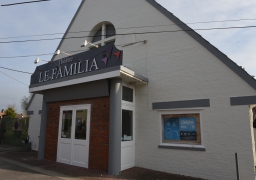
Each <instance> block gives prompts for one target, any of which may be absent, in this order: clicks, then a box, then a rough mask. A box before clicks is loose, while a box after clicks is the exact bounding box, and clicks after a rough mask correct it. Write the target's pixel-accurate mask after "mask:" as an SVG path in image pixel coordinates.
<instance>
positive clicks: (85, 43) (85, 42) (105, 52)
mask: <svg viewBox="0 0 256 180" xmlns="http://www.w3.org/2000/svg"><path fill="white" fill-rule="evenodd" d="M88 44H90V45H91V46H94V47H96V48H98V49H99V50H101V51H102V52H103V53H104V54H106V55H107V57H109V54H108V52H107V51H105V50H103V49H101V48H100V47H99V45H96V44H93V43H90V42H89V41H87V40H85V41H84V44H83V45H82V46H81V47H85V46H87V45H88Z"/></svg>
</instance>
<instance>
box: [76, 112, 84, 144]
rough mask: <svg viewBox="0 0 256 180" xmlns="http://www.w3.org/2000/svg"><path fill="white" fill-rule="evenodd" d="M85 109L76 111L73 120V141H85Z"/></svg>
mask: <svg viewBox="0 0 256 180" xmlns="http://www.w3.org/2000/svg"><path fill="white" fill-rule="evenodd" d="M86 124H87V109H84V110H77V111H76V119H75V139H83V140H86V128H87V125H86Z"/></svg>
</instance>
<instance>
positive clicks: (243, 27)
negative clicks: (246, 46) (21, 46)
mask: <svg viewBox="0 0 256 180" xmlns="http://www.w3.org/2000/svg"><path fill="white" fill-rule="evenodd" d="M255 27H256V26H240V27H225V28H209V29H187V30H175V31H156V32H153V31H152V32H141V33H128V34H116V36H126V35H132V34H158V33H167V32H181V31H209V30H226V29H245V28H255ZM86 37H100V36H99V35H98V36H77V37H67V38H52V39H34V40H22V41H5V42H0V44H9V43H22V42H37V41H52V40H60V39H78V38H86Z"/></svg>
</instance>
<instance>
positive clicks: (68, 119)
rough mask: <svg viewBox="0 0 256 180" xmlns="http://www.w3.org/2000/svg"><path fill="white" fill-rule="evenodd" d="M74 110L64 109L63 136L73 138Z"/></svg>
mask: <svg viewBox="0 0 256 180" xmlns="http://www.w3.org/2000/svg"><path fill="white" fill-rule="evenodd" d="M71 124H72V111H63V115H62V128H61V138H66V139H70V138H71Z"/></svg>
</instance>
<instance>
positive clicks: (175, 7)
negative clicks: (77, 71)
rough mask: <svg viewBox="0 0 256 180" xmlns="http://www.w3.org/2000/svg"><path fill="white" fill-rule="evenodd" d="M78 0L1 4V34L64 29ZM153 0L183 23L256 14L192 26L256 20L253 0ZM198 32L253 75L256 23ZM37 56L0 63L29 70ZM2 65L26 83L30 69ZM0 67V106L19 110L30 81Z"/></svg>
mask: <svg viewBox="0 0 256 180" xmlns="http://www.w3.org/2000/svg"><path fill="white" fill-rule="evenodd" d="M22 1H26V0H1V2H0V4H9V3H16V2H22ZM102 1H103V0H102ZM104 1H106V0H104ZM80 2H81V0H52V1H46V2H41V3H33V4H24V5H17V6H9V7H3V6H0V38H6V37H16V36H29V35H38V34H50V33H64V32H65V30H66V29H67V27H68V25H69V23H70V21H71V19H72V17H73V15H74V14H75V12H76V10H77V8H78V6H79V4H80ZM157 2H159V3H160V4H161V5H163V6H164V7H165V8H166V9H168V10H169V11H171V12H172V13H173V14H174V15H175V16H177V17H178V18H179V19H181V20H182V21H183V22H185V23H194V22H205V21H206V22H208V21H221V20H236V19H255V20H250V21H237V22H222V23H198V24H188V25H189V26H190V27H191V28H193V29H201V28H213V27H233V26H256V1H255V0H246V1H241V0H214V1H212V0H189V1H188V0H157ZM197 32H198V33H199V34H200V35H202V36H203V37H204V38H205V39H206V40H208V41H209V42H210V43H211V44H213V45H214V46H215V47H217V48H218V49H219V50H221V51H222V52H223V53H225V54H226V55H227V56H228V57H230V58H231V59H232V60H233V61H235V62H236V63H237V64H238V65H240V66H243V67H245V69H246V71H247V72H249V73H250V74H251V75H256V71H255V70H256V61H255V59H256V58H255V57H256V51H255V48H256V28H248V29H230V30H212V31H197ZM43 37H44V38H53V37H62V35H57V36H56V35H55V36H43ZM38 38H42V37H40V36H39V37H33V38H31V37H30V38H29V39H38ZM24 39H28V37H24V38H11V39H0V42H3V41H12V40H24ZM58 44H59V40H54V41H40V42H26V43H9V44H7V43H6V44H2V43H0V57H9V56H20V55H21V56H22V55H33V54H35V55H37V54H44V53H53V52H54V51H55V50H56V48H57V46H58ZM39 57H40V58H42V59H45V60H50V59H51V55H48V56H39ZM35 58H36V56H34V57H26V58H0V66H3V67H7V68H12V69H17V70H21V71H26V72H31V73H32V72H34V70H35V68H36V65H34V60H35ZM41 64H42V62H41ZM0 71H1V72H3V73H5V74H7V75H10V76H12V77H13V78H16V79H17V80H19V81H21V82H23V83H24V84H27V85H29V84H30V75H29V74H22V73H16V72H12V71H8V70H5V69H1V68H0ZM1 72H0V83H1V85H2V86H1V90H0V99H1V100H0V109H5V108H6V107H7V106H8V105H9V104H16V108H17V110H18V112H21V110H20V109H21V108H20V100H21V99H22V97H23V96H28V95H29V92H28V86H26V85H24V84H22V83H19V82H17V81H15V80H13V79H11V78H10V77H8V76H6V75H4V74H2V73H1Z"/></svg>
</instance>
